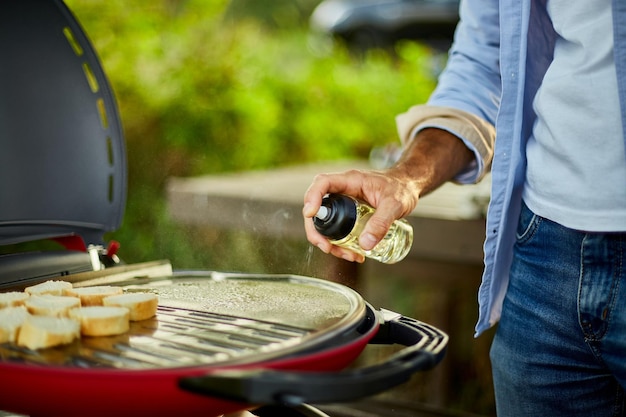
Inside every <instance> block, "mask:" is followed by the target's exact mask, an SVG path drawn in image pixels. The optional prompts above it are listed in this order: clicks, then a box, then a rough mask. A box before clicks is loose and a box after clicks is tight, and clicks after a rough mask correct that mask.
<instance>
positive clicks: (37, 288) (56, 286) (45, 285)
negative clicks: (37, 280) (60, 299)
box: [24, 281, 72, 295]
mask: <svg viewBox="0 0 626 417" xmlns="http://www.w3.org/2000/svg"><path fill="white" fill-rule="evenodd" d="M70 288H72V283H71V282H66V281H46V282H42V283H41V284H37V285H32V286H30V287H26V288H25V289H24V291H25V292H27V293H28V294H30V295H45V294H50V295H63V291H65V290H69V289H70Z"/></svg>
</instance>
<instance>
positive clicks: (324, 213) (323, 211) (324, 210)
mask: <svg viewBox="0 0 626 417" xmlns="http://www.w3.org/2000/svg"><path fill="white" fill-rule="evenodd" d="M329 215H330V209H329V208H328V207H326V206H321V207H320V209H319V210H318V211H317V213H315V217H317V218H318V219H320V220H326V219H328V216H329Z"/></svg>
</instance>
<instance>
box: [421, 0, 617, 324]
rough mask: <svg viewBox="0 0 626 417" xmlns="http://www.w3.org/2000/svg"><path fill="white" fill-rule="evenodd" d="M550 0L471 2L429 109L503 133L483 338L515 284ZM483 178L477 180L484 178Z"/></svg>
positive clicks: (547, 51)
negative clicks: (511, 279) (512, 273)
mask: <svg viewBox="0 0 626 417" xmlns="http://www.w3.org/2000/svg"><path fill="white" fill-rule="evenodd" d="M547 1H549V0H500V1H497V0H482V1H481V0H463V1H462V2H461V9H460V16H461V21H460V23H459V26H458V28H457V33H456V37H455V42H454V45H453V47H452V49H451V53H450V57H449V61H448V66H447V67H446V70H445V71H444V73H443V74H442V76H441V77H440V80H439V84H438V87H437V88H436V90H435V91H434V93H433V95H432V97H431V98H430V100H429V103H428V104H429V105H431V106H442V107H450V108H454V109H460V110H463V111H466V112H468V113H471V114H473V115H477V116H479V117H481V118H483V119H484V120H486V121H488V122H489V123H492V124H494V125H495V126H496V143H495V149H494V156H493V162H492V167H491V174H492V175H491V176H492V193H491V202H490V205H489V210H488V215H487V230H486V240H485V247H484V249H485V270H484V275H483V282H482V285H481V287H480V290H479V303H480V317H479V321H478V324H477V326H476V333H477V335H478V334H480V333H481V332H483V331H484V330H486V329H488V328H489V327H491V326H492V325H494V324H495V323H496V322H497V321H498V319H499V317H500V313H501V309H502V301H503V300H504V294H505V292H506V288H507V285H508V275H509V268H510V265H511V260H512V254H513V250H512V249H513V244H514V242H515V230H516V226H517V219H518V215H519V212H520V207H521V195H522V187H523V184H524V178H525V169H526V155H525V149H526V141H527V139H528V137H529V136H530V134H531V131H532V127H533V123H534V120H535V114H534V112H533V107H532V101H533V98H534V96H535V93H536V91H537V89H538V87H539V85H540V84H541V81H542V79H543V76H544V74H545V72H546V69H547V68H548V66H549V65H550V63H551V61H552V54H553V51H554V43H555V38H556V34H555V32H554V30H553V27H552V23H551V20H550V18H549V16H548V12H547V10H546V2H547ZM612 4H613V33H614V56H615V67H616V72H617V80H618V90H619V91H618V93H619V99H620V106H621V112H620V114H621V122H622V126H623V127H624V129H623V131H624V132H626V1H624V0H613V2H612ZM624 136H625V137H624V141H625V143H626V134H625V135H624ZM470 146H471V141H470ZM624 162H625V163H626V161H624ZM477 166H479V167H480V166H485V164H477ZM480 175H481V173H480V172H477V173H476V177H477V178H478V177H479V176H480Z"/></svg>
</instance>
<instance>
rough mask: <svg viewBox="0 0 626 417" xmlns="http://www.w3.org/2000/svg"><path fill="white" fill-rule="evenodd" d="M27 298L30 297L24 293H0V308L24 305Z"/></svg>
mask: <svg viewBox="0 0 626 417" xmlns="http://www.w3.org/2000/svg"><path fill="white" fill-rule="evenodd" d="M28 297H30V295H29V294H28V293H25V292H18V291H11V292H2V293H0V308H6V307H17V306H21V305H24V301H26V299H27V298H28Z"/></svg>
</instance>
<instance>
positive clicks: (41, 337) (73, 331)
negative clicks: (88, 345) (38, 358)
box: [17, 316, 80, 350]
mask: <svg viewBox="0 0 626 417" xmlns="http://www.w3.org/2000/svg"><path fill="white" fill-rule="evenodd" d="M79 337H80V324H79V323H78V321H77V320H74V319H70V318H67V317H47V316H28V317H27V318H26V320H25V321H24V324H22V328H21V329H20V331H19V334H18V336H17V344H18V345H19V346H25V347H27V348H29V349H31V350H36V349H44V348H48V347H53V346H57V345H65V344H69V343H72V342H73V341H74V340H75V339H77V338H79Z"/></svg>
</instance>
